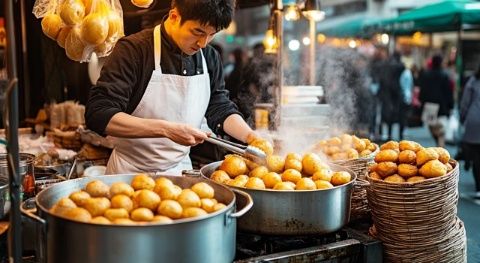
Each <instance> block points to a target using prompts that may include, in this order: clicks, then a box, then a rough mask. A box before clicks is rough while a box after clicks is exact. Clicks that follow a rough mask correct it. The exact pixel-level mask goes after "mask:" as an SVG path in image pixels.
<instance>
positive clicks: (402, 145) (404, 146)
mask: <svg viewBox="0 0 480 263" xmlns="http://www.w3.org/2000/svg"><path fill="white" fill-rule="evenodd" d="M398 148H399V149H400V151H406V150H409V151H413V152H417V151H419V150H420V144H418V143H416V142H414V141H407V140H403V141H400V142H399V143H398Z"/></svg>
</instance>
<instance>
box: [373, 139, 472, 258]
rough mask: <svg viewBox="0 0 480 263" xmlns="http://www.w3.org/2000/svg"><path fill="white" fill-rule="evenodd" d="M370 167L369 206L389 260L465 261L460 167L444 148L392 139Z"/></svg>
mask: <svg viewBox="0 0 480 263" xmlns="http://www.w3.org/2000/svg"><path fill="white" fill-rule="evenodd" d="M369 170H370V173H369V175H368V176H367V180H368V181H369V183H370V186H369V187H367V198H368V204H369V206H370V209H371V213H372V219H373V222H374V229H375V231H374V232H375V234H376V235H377V237H378V238H379V239H380V240H382V242H383V246H384V257H385V259H386V260H387V261H391V262H462V260H463V258H464V255H465V251H466V250H465V242H464V237H465V235H464V228H463V227H458V226H459V225H462V224H461V221H460V220H459V219H458V218H457V201H458V179H459V169H458V163H457V162H456V161H455V160H452V159H450V154H449V153H448V151H447V150H446V149H444V148H441V147H423V146H421V145H420V144H419V143H416V142H413V141H401V142H395V141H389V142H387V143H385V144H383V145H381V147H380V151H379V152H378V153H377V155H376V156H375V163H374V164H373V165H372V166H370V168H369ZM398 251H402V253H398Z"/></svg>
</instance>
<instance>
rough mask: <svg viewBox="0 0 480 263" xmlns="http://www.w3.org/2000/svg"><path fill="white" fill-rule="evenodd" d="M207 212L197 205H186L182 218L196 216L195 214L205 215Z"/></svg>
mask: <svg viewBox="0 0 480 263" xmlns="http://www.w3.org/2000/svg"><path fill="white" fill-rule="evenodd" d="M207 214H208V213H207V212H206V211H205V210H203V209H201V208H199V207H188V208H185V209H184V210H183V214H182V217H183V218H189V217H197V216H203V215H207Z"/></svg>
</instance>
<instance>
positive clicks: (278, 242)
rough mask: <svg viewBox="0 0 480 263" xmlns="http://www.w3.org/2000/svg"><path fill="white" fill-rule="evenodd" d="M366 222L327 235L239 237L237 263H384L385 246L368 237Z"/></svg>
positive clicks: (240, 235)
mask: <svg viewBox="0 0 480 263" xmlns="http://www.w3.org/2000/svg"><path fill="white" fill-rule="evenodd" d="M369 225H370V224H369V223H367V222H355V223H351V224H349V225H348V226H347V227H345V228H343V229H341V230H339V231H337V232H334V233H330V234H326V235H311V236H267V235H256V234H250V233H243V232H238V233H237V251H236V257H235V260H234V263H247V262H248V263H251V262H281V263H284V262H329V263H330V262H331V263H333V262H335V263H337V262H341V263H347V262H349V263H350V262H352V263H353V262H365V263H367V262H368V263H377V262H383V260H382V245H381V242H380V241H379V240H377V239H374V238H372V237H371V236H369V235H368V234H367V231H368V226H369Z"/></svg>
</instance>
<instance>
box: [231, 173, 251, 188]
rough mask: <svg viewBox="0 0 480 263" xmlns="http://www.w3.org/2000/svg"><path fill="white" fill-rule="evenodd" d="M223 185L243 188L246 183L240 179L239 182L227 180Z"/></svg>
mask: <svg viewBox="0 0 480 263" xmlns="http://www.w3.org/2000/svg"><path fill="white" fill-rule="evenodd" d="M239 176H241V175H239ZM239 176H237V177H239ZM247 181H248V180H247ZM225 184H226V185H229V186H235V187H245V184H247V182H245V181H244V180H243V179H240V180H235V179H229V180H228V181H226V182H225Z"/></svg>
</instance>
